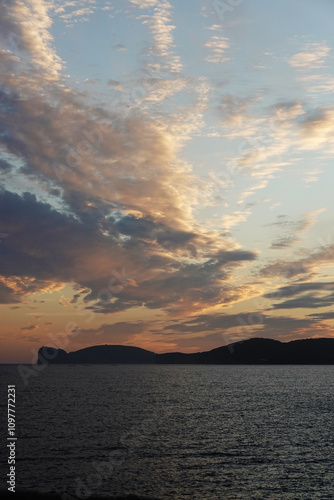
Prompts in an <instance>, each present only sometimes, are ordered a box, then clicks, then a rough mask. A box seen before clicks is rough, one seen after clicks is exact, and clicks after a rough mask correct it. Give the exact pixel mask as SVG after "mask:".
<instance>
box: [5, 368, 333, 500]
mask: <svg viewBox="0 0 334 500" xmlns="http://www.w3.org/2000/svg"><path fill="white" fill-rule="evenodd" d="M0 375H1V379H2V380H4V382H5V383H6V384H7V383H10V384H12V383H15V382H16V384H17V410H16V411H17V416H18V423H17V432H18V438H19V439H18V445H17V457H18V459H19V461H18V463H17V485H18V486H20V487H24V488H28V489H37V490H38V491H61V492H64V491H67V492H69V493H77V494H79V495H80V496H81V497H84V496H85V495H86V496H87V495H88V494H89V493H94V494H96V493H100V494H109V495H120V494H122V495H126V494H130V493H136V494H140V495H147V496H158V497H159V498H161V499H169V498H170V499H201V500H203V499H210V500H211V499H212V500H214V499H219V500H222V499H231V500H232V499H233V500H236V499H242V500H244V499H247V500H248V499H277V500H278V499H280V500H281V499H321V500H324V499H327V498H328V499H331V498H332V492H333V479H334V477H333V476H334V437H333V433H332V429H333V425H334V390H333V389H334V367H332V366H240V365H239V366H213V365H210V366H205V365H201V366H196V365H184V366H177V365H118V366H110V365H100V366H94V365H91V366H68V365H63V366H61V365H60V366H57V365H54V366H48V367H47V369H46V370H44V371H42V372H41V373H40V374H39V375H38V376H37V377H31V378H30V379H29V382H30V383H29V385H28V387H24V386H23V384H22V383H20V379H19V377H18V375H17V369H16V367H15V366H1V367H0ZM2 408H3V409H4V407H2ZM1 460H2V461H3V460H5V457H4V456H3V455H1ZM1 469H2V470H6V464H4V463H2V464H1ZM5 487H6V485H5V478H4V474H3V477H2V483H1V488H5Z"/></svg>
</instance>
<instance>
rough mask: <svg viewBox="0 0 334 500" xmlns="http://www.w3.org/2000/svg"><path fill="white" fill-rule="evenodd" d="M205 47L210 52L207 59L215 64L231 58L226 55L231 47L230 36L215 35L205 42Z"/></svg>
mask: <svg viewBox="0 0 334 500" xmlns="http://www.w3.org/2000/svg"><path fill="white" fill-rule="evenodd" d="M204 47H205V48H206V49H208V52H209V54H208V55H207V56H206V58H205V60H206V61H207V62H210V63H214V64H222V63H224V62H226V61H228V60H229V58H228V57H226V51H227V50H228V49H229V48H230V42H229V40H228V38H225V37H222V36H218V35H213V36H211V37H210V38H209V40H208V41H207V42H206V43H205V45H204Z"/></svg>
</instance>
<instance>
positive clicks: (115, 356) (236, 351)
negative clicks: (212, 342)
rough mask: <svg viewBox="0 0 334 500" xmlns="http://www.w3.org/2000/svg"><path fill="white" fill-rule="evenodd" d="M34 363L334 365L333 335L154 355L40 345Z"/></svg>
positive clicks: (120, 349)
mask: <svg viewBox="0 0 334 500" xmlns="http://www.w3.org/2000/svg"><path fill="white" fill-rule="evenodd" d="M37 363H38V364H43V363H44V364H45V363H51V364H334V338H316V339H301V340H292V341H290V342H280V341H279V340H273V339H266V338H251V339H248V340H242V341H240V342H236V343H233V344H229V345H225V346H222V347H218V348H216V349H212V350H210V351H204V352H196V353H190V354H186V353H181V352H171V353H164V354H157V353H154V352H152V351H148V350H145V349H141V348H140V347H134V346H125V345H107V344H106V345H97V346H91V347H86V348H84V349H80V350H78V351H73V352H70V353H67V352H66V351H64V350H63V349H57V348H55V347H48V346H43V347H41V348H40V349H39V351H38V361H37Z"/></svg>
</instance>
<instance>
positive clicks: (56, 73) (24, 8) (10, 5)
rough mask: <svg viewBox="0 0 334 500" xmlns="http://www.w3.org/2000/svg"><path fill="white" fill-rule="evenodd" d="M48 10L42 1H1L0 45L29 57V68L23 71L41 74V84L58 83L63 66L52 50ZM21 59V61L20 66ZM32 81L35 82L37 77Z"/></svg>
mask: <svg viewBox="0 0 334 500" xmlns="http://www.w3.org/2000/svg"><path fill="white" fill-rule="evenodd" d="M49 8H50V5H48V4H47V3H46V2H44V1H43V0H27V2H20V1H18V0H13V1H12V2H2V11H1V19H0V40H1V41H2V42H3V45H4V46H5V47H6V46H9V48H10V49H11V50H12V51H14V52H23V54H25V55H29V65H27V66H26V67H25V70H26V71H27V72H31V70H30V67H31V66H32V67H33V68H34V70H35V71H37V72H38V75H39V76H40V75H43V82H44V81H46V80H49V81H55V80H59V79H60V72H61V70H62V69H63V67H64V63H63V62H62V61H61V59H60V57H59V56H58V55H57V54H56V51H55V49H54V47H53V38H52V36H51V34H50V28H51V25H52V20H51V17H50V16H49ZM24 60H25V58H23V59H21V60H20V65H21V66H22V65H23V67H24V62H23V61H24ZM34 81H35V82H37V78H36V77H35V78H34Z"/></svg>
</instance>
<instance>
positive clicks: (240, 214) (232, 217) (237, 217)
mask: <svg viewBox="0 0 334 500" xmlns="http://www.w3.org/2000/svg"><path fill="white" fill-rule="evenodd" d="M250 214H251V211H250V210H244V211H236V212H231V213H229V214H227V215H223V216H222V218H221V221H222V225H223V227H224V229H226V230H230V229H231V228H232V227H234V226H236V225H237V224H239V223H240V222H245V221H246V220H247V219H248V217H249V216H250Z"/></svg>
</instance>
